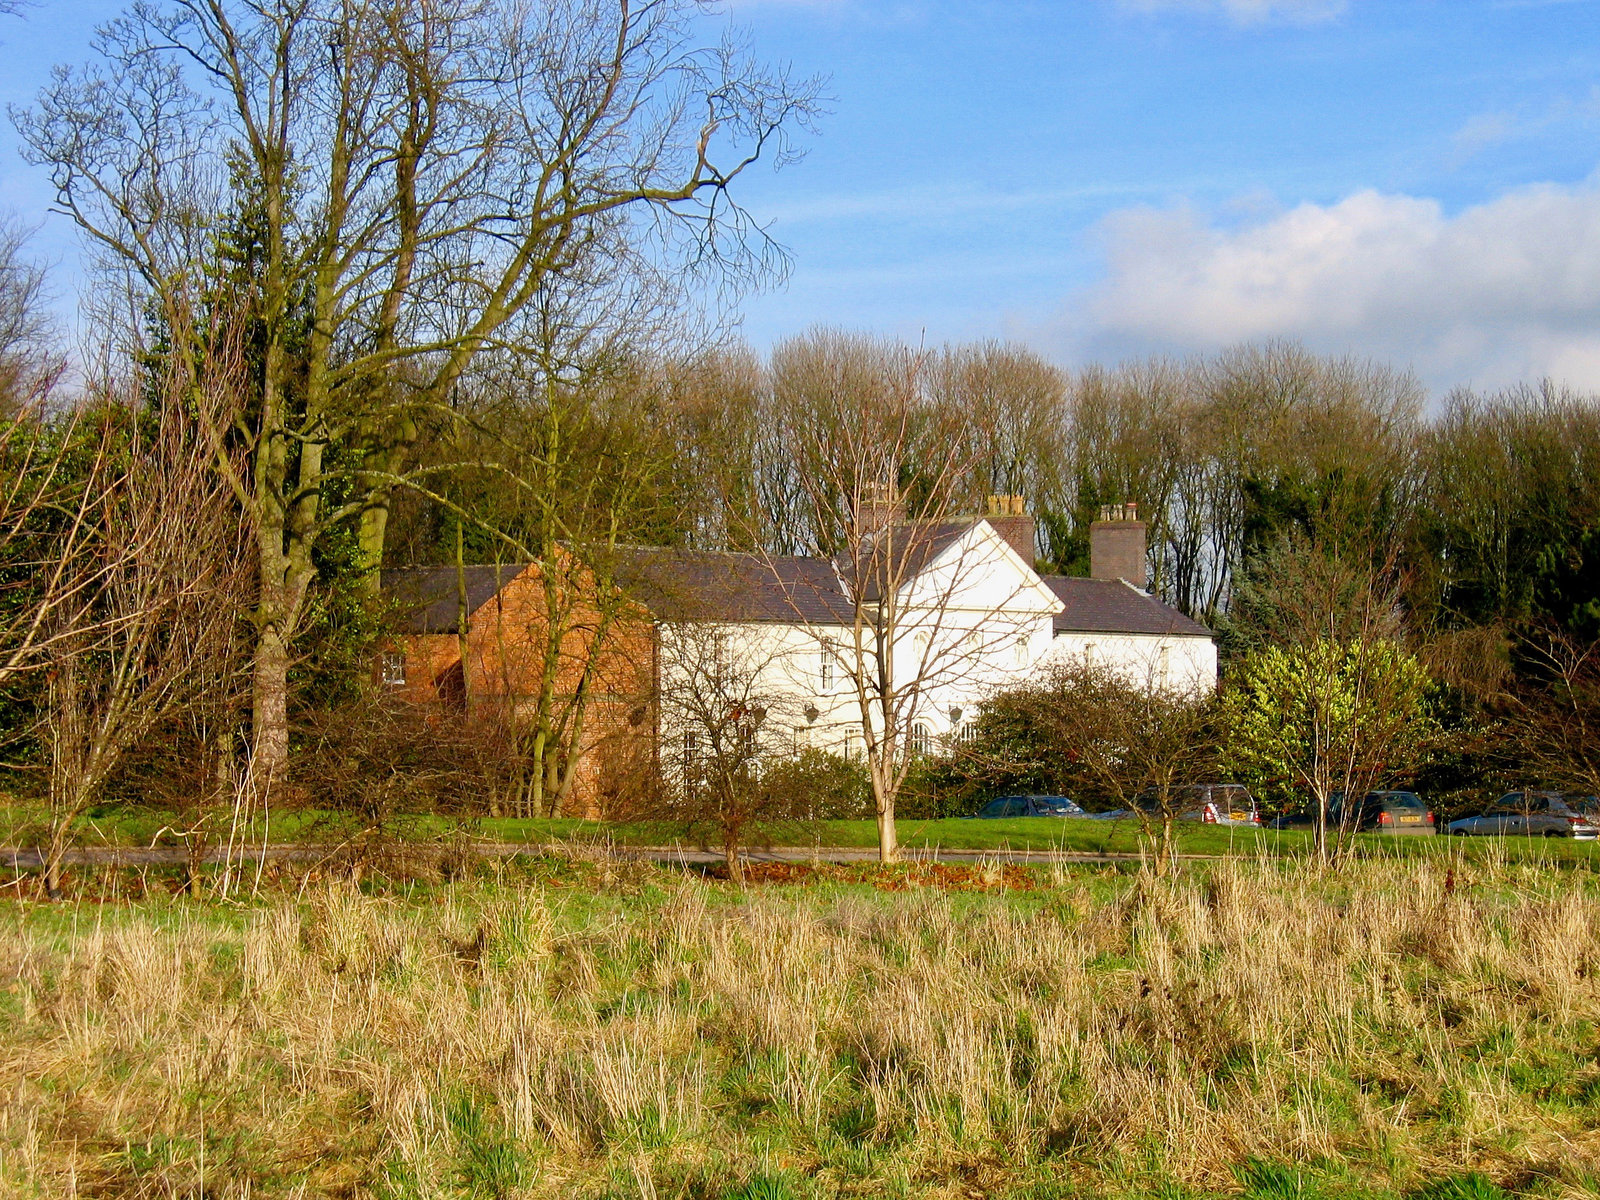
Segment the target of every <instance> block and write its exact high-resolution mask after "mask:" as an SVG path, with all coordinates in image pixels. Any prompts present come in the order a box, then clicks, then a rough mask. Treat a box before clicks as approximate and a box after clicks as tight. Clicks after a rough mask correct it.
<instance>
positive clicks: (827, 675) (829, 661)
mask: <svg viewBox="0 0 1600 1200" xmlns="http://www.w3.org/2000/svg"><path fill="white" fill-rule="evenodd" d="M817 686H818V687H820V688H821V689H822V690H823V691H824V692H831V691H833V639H832V638H823V639H822V647H821V650H820V651H819V652H818V655H817Z"/></svg>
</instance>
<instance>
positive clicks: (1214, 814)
mask: <svg viewBox="0 0 1600 1200" xmlns="http://www.w3.org/2000/svg"><path fill="white" fill-rule="evenodd" d="M1170 803H1171V809H1172V815H1173V817H1174V818H1175V819H1176V820H1179V821H1200V822H1202V823H1204V824H1206V825H1260V824H1261V813H1260V810H1259V809H1257V807H1256V798H1255V797H1254V796H1252V795H1251V794H1250V789H1249V788H1247V787H1245V785H1244V784H1242V783H1194V784H1189V785H1187V786H1185V787H1180V788H1174V789H1173V791H1172V795H1171V798H1170ZM1133 804H1134V807H1133V808H1124V809H1118V810H1116V811H1114V812H1108V813H1101V814H1099V815H1100V816H1101V817H1104V818H1107V819H1110V820H1118V819H1120V818H1122V817H1135V816H1139V815H1140V814H1141V813H1142V814H1144V815H1146V816H1160V814H1161V799H1160V797H1159V796H1157V795H1156V793H1155V792H1154V791H1145V792H1140V793H1139V795H1138V796H1136V797H1135V798H1134V801H1133Z"/></svg>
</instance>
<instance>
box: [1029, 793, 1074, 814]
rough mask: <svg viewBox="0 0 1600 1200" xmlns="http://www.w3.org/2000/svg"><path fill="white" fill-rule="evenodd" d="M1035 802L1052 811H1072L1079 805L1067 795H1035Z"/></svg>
mask: <svg viewBox="0 0 1600 1200" xmlns="http://www.w3.org/2000/svg"><path fill="white" fill-rule="evenodd" d="M1033 802H1034V803H1035V804H1037V805H1038V806H1039V807H1040V808H1044V809H1048V810H1049V811H1050V812H1072V811H1074V810H1075V809H1076V808H1077V807H1078V806H1077V805H1076V804H1074V803H1073V802H1072V801H1071V800H1068V799H1067V798H1066V797H1065V796H1035V797H1034V798H1033Z"/></svg>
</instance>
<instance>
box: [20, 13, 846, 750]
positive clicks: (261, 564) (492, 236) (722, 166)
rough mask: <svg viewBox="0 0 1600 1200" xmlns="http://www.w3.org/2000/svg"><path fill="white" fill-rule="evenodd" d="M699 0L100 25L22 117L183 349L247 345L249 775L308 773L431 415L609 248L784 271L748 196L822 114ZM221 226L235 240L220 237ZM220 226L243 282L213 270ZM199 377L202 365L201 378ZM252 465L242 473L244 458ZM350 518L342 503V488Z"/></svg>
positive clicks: (711, 266)
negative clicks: (292, 765)
mask: <svg viewBox="0 0 1600 1200" xmlns="http://www.w3.org/2000/svg"><path fill="white" fill-rule="evenodd" d="M696 12H697V6H696V5H694V4H693V3H692V2H691V0H545V2H542V3H535V4H523V3H516V2H513V0H474V2H471V3H466V4H458V3H454V2H453V0H448V2H447V0H263V2H260V3H245V2H243V0H174V2H173V3H170V4H168V5H165V6H157V5H154V4H147V5H139V6H136V7H134V8H133V9H131V10H129V12H128V13H127V14H126V15H125V16H123V17H122V18H119V19H118V20H116V21H114V22H112V23H111V24H109V25H108V26H106V27H105V28H103V29H102V30H101V31H100V33H99V34H98V36H97V38H96V41H95V49H96V51H97V54H98V61H97V62H96V63H95V64H93V65H91V66H89V67H87V68H85V69H83V70H81V71H71V70H60V71H58V72H57V74H56V77H55V79H54V81H53V83H52V84H51V86H50V87H48V88H47V89H46V90H45V92H44V93H43V94H42V95H41V97H40V98H39V101H38V104H37V106H36V107H35V108H34V109H32V110H28V111H25V112H20V113H13V117H14V119H15V120H16V121H17V124H18V127H19V129H20V130H21V132H22V134H23V138H24V141H25V143H26V145H27V148H28V153H29V154H30V156H31V158H32V159H33V161H35V162H38V163H41V164H44V165H47V166H48V167H49V168H50V169H51V170H52V172H53V175H54V180H55V184H56V188H57V203H58V207H59V208H60V209H61V210H62V211H64V212H66V213H67V214H69V215H70V216H71V217H72V218H73V219H74V220H75V221H76V222H77V223H78V224H79V226H80V227H81V228H82V229H83V230H84V231H85V232H86V233H87V234H88V236H89V237H90V239H91V240H92V241H93V243H94V244H95V245H97V246H98V247H99V248H100V250H101V251H102V253H103V254H104V255H105V257H106V258H107V260H108V261H109V262H110V263H111V264H113V265H115V266H116V267H118V268H120V269H123V270H126V271H128V272H131V273H132V275H133V277H134V278H135V279H136V280H137V281H138V285H139V287H140V289H141V291H142V302H141V307H142V308H143V309H145V310H147V311H150V312H153V313H154V315H155V316H156V317H157V318H158V320H159V321H160V324H161V328H162V330H163V334H164V337H165V338H166V339H167V341H168V343H169V344H168V345H167V346H165V347H163V349H164V351H165V352H166V353H168V354H172V355H176V356H180V357H185V358H188V359H190V360H192V361H198V360H200V359H202V358H204V357H205V356H206V355H207V354H208V353H209V352H210V349H209V347H208V345H207V343H206V340H205V338H204V336H202V335H201V334H200V333H199V332H197V331H203V330H204V329H205V328H206V327H207V323H206V322H204V321H199V320H197V319H196V314H197V313H202V312H204V311H205V310H207V309H208V308H212V307H216V306H217V305H219V304H221V305H227V306H232V307H234V308H236V309H238V310H240V311H243V312H245V313H247V314H248V315H249V316H250V317H251V318H252V319H253V321H254V323H255V326H254V328H255V335H254V336H255V345H254V357H255V362H254V366H255V371H256V395H255V401H254V403H253V404H252V405H251V406H250V407H249V408H247V410H246V413H245V416H244V419H243V420H242V421H241V422H240V424H239V427H238V428H237V429H236V430H233V431H224V430H220V429H219V430H215V431H213V438H214V441H215V443H216V445H217V450H218V456H219V457H218V464H219V466H220V467H221V468H222V470H223V473H224V474H225V476H226V477H227V478H228V480H229V482H230V484H231V486H232V488H233V491H234V493H235V495H236V498H237V500H238V501H239V503H240V504H241V505H242V506H243V507H244V508H245V509H246V510H247V512H248V514H249V517H250V520H251V523H252V525H253V526H254V528H255V530H256V574H257V586H256V598H255V606H254V611H253V613H252V625H253V628H254V630H255V647H254V655H253V658H254V671H255V680H254V688H253V727H254V742H255V762H256V764H257V766H258V768H260V769H261V770H262V771H264V772H267V773H269V774H272V775H281V773H282V772H283V771H284V769H285V767H286V763H287V757H288V723H287V706H288V695H287V675H288V667H289V660H290V645H291V641H292V639H293V637H294V634H295V631H296V628H297V625H298V623H299V621H300V620H301V618H302V616H303V614H304V611H305V604H306V596H307V590H308V588H309V586H310V585H311V582H312V579H313V576H314V572H315V567H314V562H313V557H312V552H313V549H314V547H315V546H316V545H317V543H318V541H319V539H320V538H321V537H322V536H323V535H324V534H325V533H326V531H327V530H328V529H329V528H331V527H332V526H334V525H335V524H337V523H340V522H344V521H356V522H357V523H358V526H359V536H360V542H361V546H362V549H363V554H364V557H365V561H366V563H367V565H368V566H369V567H370V568H376V566H377V565H378V563H379V561H380V559H381V554H382V546H383V542H384V538H385V533H386V528H387V521H388V513H389V504H390V498H391V496H392V491H393V488H394V486H395V482H394V481H395V479H396V478H397V477H401V476H403V475H404V473H405V468H406V465H407V462H408V454H409V452H410V447H411V444H412V442H413V440H414V437H415V433H416V427H417V421H418V419H419V414H421V413H425V412H428V411H430V410H433V409H435V408H438V407H441V406H447V405H448V400H449V398H450V396H451V393H452V389H453V388H454V387H455V385H456V383H457V382H458V381H459V380H460V379H461V378H462V377H463V375H464V374H465V373H466V372H467V370H468V368H469V367H470V366H471V364H472V363H473V361H474V359H475V358H476V357H477V356H478V355H479V354H480V353H481V352H483V351H484V350H485V349H489V348H493V347H494V346H496V345H497V344H498V343H499V342H501V341H502V340H504V339H505V338H506V337H507V336H508V335H509V334H510V333H511V332H512V330H513V329H514V325H515V321H516V318H517V317H518V316H519V314H521V313H522V312H523V311H524V310H525V309H526V308H527V307H528V306H529V305H530V304H531V303H532V302H534V301H535V299H536V298H537V297H539V296H540V295H541V292H542V291H544V290H545V289H546V288H547V287H548V286H549V285H550V284H551V283H552V282H553V281H555V280H558V279H561V278H563V277H564V276H566V275H567V274H569V273H571V272H573V271H575V270H577V269H578V268H579V267H580V265H581V264H582V263H584V262H585V261H586V260H588V259H590V258H592V257H593V256H615V257H617V258H620V259H623V260H627V261H632V262H635V263H638V264H639V266H640V268H641V270H654V269H655V268H656V267H657V266H658V265H659V264H661V263H663V262H667V261H672V262H676V263H678V264H680V265H682V266H685V267H687V268H689V269H703V270H708V271H714V272H716V273H717V274H719V276H720V277H721V278H722V279H723V280H728V279H738V278H741V277H744V278H748V277H750V276H751V275H753V274H759V273H760V272H761V271H763V270H768V269H771V268H773V267H775V266H776V265H777V260H776V258H775V253H776V252H775V249H774V248H773V247H772V245H771V244H770V243H769V242H767V241H766V239H765V238H764V236H763V235H762V234H761V232H760V230H759V228H758V227H756V226H755V225H754V224H753V223H752V222H751V221H750V220H749V218H748V217H747V216H746V214H745V213H744V212H743V210H742V209H740V208H739V207H738V206H737V205H736V204H735V203H734V202H733V200H732V199H731V188H732V185H733V182H734V180H735V179H737V178H738V176H739V175H740V174H742V173H743V172H744V171H745V170H747V169H748V168H749V167H750V166H751V165H752V164H753V163H754V162H756V161H757V160H758V159H761V158H775V159H777V160H778V161H782V160H783V159H784V158H785V157H787V155H788V153H789V145H790V143H789V135H790V133H791V132H792V130H793V129H794V128H795V126H796V125H804V124H805V123H806V122H808V121H809V119H810V117H811V115H812V113H813V112H814V111H815V101H816V94H817V90H816V86H815V84H813V83H811V82H803V83H799V84H795V83H792V82H791V81H790V80H789V79H788V78H787V77H786V76H784V75H782V74H774V73H772V72H769V71H767V70H765V69H764V68H762V67H760V66H759V65H757V64H754V63H753V62H751V61H750V60H749V59H747V58H746V57H744V56H743V55H742V54H740V53H739V52H738V51H737V50H736V49H735V48H732V47H729V46H723V47H703V46H700V45H698V44H696V42H695V41H694V32H695V26H694V22H693V17H694V15H695V13H696ZM224 226H225V227H226V228H224ZM219 234H225V235H226V236H224V237H223V238H222V241H223V243H224V245H225V246H227V247H228V252H229V253H230V254H231V255H232V261H231V262H230V263H228V264H227V266H228V269H227V270H222V269H220V268H217V269H213V270H212V271H211V272H210V273H209V275H201V274H197V269H196V264H200V263H205V262H207V261H208V260H209V258H210V256H208V254H207V253H206V251H207V250H208V249H209V248H210V247H211V245H212V244H213V243H214V241H215V240H216V238H217V237H218V235H219ZM192 373H197V372H192ZM229 437H237V438H238V439H240V440H242V441H243V442H244V443H245V445H246V446H247V448H248V456H249V457H248V462H247V464H246V466H245V468H244V469H242V470H239V471H234V470H232V468H231V464H230V463H229V462H228V460H227V458H226V456H225V454H224V453H223V443H224V442H225V441H226V440H227V439H228V438H229ZM338 461H344V462H346V463H347V464H349V465H348V466H346V467H344V468H342V469H343V470H344V473H345V475H346V480H347V483H348V484H349V487H348V499H346V500H345V501H343V502H342V503H339V504H336V505H335V504H330V503H326V502H325V501H326V490H327V484H328V481H329V478H330V474H334V473H337V472H338V471H339V470H341V468H340V467H339V466H338V465H337V463H338Z"/></svg>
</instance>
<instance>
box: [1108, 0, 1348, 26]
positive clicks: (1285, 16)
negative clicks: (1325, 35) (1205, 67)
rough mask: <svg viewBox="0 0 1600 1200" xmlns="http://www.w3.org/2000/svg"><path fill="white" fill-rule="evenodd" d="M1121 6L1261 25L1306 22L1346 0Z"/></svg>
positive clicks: (1159, 1)
mask: <svg viewBox="0 0 1600 1200" xmlns="http://www.w3.org/2000/svg"><path fill="white" fill-rule="evenodd" d="M1119 3H1120V4H1121V5H1122V7H1123V8H1131V9H1134V10H1136V11H1138V12H1184V13H1197V14H1201V15H1211V14H1216V15H1220V16H1224V17H1226V18H1227V19H1228V20H1230V21H1232V22H1233V23H1234V24H1236V25H1261V24H1265V23H1266V22H1269V21H1288V22H1291V23H1293V24H1296V25H1310V24H1313V23H1315V22H1317V21H1327V20H1331V19H1332V18H1334V17H1337V16H1339V15H1340V14H1341V13H1343V12H1344V11H1345V9H1346V8H1347V7H1348V3H1347V0H1119Z"/></svg>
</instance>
